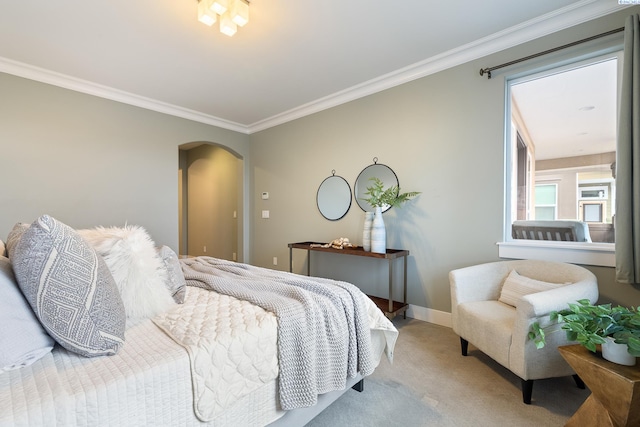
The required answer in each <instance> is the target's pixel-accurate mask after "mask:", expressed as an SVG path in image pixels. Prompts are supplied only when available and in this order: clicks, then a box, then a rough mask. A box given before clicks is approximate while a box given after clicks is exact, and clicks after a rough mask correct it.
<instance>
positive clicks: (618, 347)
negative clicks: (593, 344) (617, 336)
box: [602, 337, 636, 366]
mask: <svg viewBox="0 0 640 427" xmlns="http://www.w3.org/2000/svg"><path fill="white" fill-rule="evenodd" d="M604 339H605V341H606V342H605V343H604V344H602V357H604V358H605V359H607V360H608V361H609V362H613V363H617V364H619V365H626V366H634V365H635V364H636V357H635V356H633V355H631V354H629V352H628V351H627V345H626V344H616V343H615V342H614V339H613V338H611V337H605V338H604Z"/></svg>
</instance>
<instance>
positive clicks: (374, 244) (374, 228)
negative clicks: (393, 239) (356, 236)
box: [371, 207, 387, 254]
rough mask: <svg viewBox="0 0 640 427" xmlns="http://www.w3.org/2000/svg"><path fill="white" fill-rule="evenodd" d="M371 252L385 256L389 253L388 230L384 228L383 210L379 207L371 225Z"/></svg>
mask: <svg viewBox="0 0 640 427" xmlns="http://www.w3.org/2000/svg"><path fill="white" fill-rule="evenodd" d="M371 252H376V253H379V254H384V253H386V252H387V230H385V228H384V220H383V219H382V209H381V208H379V207H377V208H376V210H375V213H374V215H373V223H372V225H371Z"/></svg>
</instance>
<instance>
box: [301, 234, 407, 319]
mask: <svg viewBox="0 0 640 427" xmlns="http://www.w3.org/2000/svg"><path fill="white" fill-rule="evenodd" d="M319 244H320V243H315V242H299V243H289V245H288V246H289V271H290V272H291V271H293V249H304V250H306V251H307V253H308V256H307V276H310V275H311V251H317V252H330V253H333V254H340V255H355V256H363V257H368V258H379V259H387V260H389V298H380V297H374V296H371V295H369V298H371V300H372V301H373V302H374V303H375V304H376V305H377V306H378V307H379V308H380V310H382V312H383V313H384V314H385V315H386V316H387V317H388V318H389V319H393V318H394V317H395V316H396V315H398V314H400V313H404V316H405V318H406V316H407V313H406V311H407V308H408V307H409V305H408V304H407V256H409V251H408V250H405V249H387V252H386V253H384V254H381V253H376V252H366V251H365V250H364V249H363V248H362V246H356V247H353V248H345V249H334V248H331V247H329V248H323V247H318V246H311V245H319ZM398 258H402V259H403V260H404V270H403V286H404V288H403V300H402V301H394V300H393V262H394V260H396V259H398Z"/></svg>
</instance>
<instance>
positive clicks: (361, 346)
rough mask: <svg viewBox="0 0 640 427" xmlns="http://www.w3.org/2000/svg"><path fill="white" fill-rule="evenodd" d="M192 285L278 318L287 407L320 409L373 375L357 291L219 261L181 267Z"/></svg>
mask: <svg viewBox="0 0 640 427" xmlns="http://www.w3.org/2000/svg"><path fill="white" fill-rule="evenodd" d="M180 262H181V264H182V270H183V272H184V276H185V279H186V281H187V285H189V286H197V287H201V288H204V289H209V290H213V291H215V292H218V293H221V294H225V295H229V296H232V297H234V298H238V299H241V300H246V301H249V302H251V303H252V304H255V305H258V306H259V307H262V308H263V309H265V310H267V311H271V312H273V313H274V314H275V315H276V316H277V318H278V360H279V369H280V372H279V393H280V396H279V397H280V406H281V407H282V409H285V410H289V409H295V408H302V407H308V406H313V405H315V404H316V402H317V398H318V394H322V393H326V392H329V391H333V390H341V389H344V387H345V381H346V379H347V378H348V377H349V378H353V377H355V376H356V375H357V374H358V372H359V373H361V374H362V375H363V376H367V375H369V374H371V373H372V372H373V370H374V368H375V366H374V364H373V357H372V355H371V336H370V331H369V325H368V323H369V322H368V317H367V308H366V304H365V300H364V298H367V296H366V295H364V294H363V293H362V292H361V291H360V290H359V289H358V288H356V287H355V286H354V285H351V284H349V283H345V282H340V281H336V280H331V279H322V278H316V277H307V276H301V275H297V274H293V273H286V272H282V271H275V270H269V269H265V268H260V267H255V266H251V265H248V264H239V263H235V262H231V261H225V260H221V259H216V258H211V257H197V258H187V259H181V260H180Z"/></svg>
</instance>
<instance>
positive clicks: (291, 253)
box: [289, 248, 293, 273]
mask: <svg viewBox="0 0 640 427" xmlns="http://www.w3.org/2000/svg"><path fill="white" fill-rule="evenodd" d="M289 273H293V248H289Z"/></svg>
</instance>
